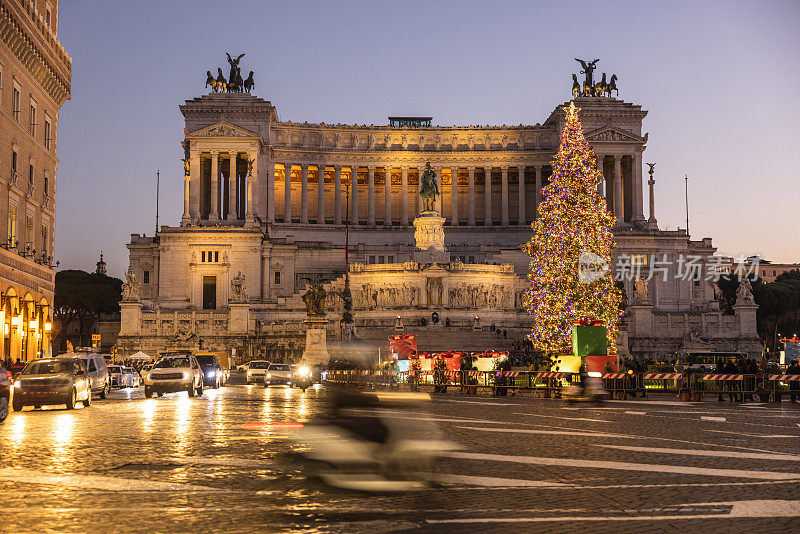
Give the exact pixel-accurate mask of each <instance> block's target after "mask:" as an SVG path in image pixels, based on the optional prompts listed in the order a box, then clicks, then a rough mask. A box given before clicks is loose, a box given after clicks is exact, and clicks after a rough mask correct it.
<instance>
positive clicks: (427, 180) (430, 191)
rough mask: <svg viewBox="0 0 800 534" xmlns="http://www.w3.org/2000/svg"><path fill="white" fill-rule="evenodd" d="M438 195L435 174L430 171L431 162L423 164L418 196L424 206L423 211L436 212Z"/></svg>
mask: <svg viewBox="0 0 800 534" xmlns="http://www.w3.org/2000/svg"><path fill="white" fill-rule="evenodd" d="M438 195H439V184H437V183H436V173H435V172H434V170H433V169H431V162H430V161H429V162H427V163H426V164H425V172H423V173H422V176H420V177H419V196H420V198H421V199H422V201H423V203H424V205H425V211H436V197H437V196H438Z"/></svg>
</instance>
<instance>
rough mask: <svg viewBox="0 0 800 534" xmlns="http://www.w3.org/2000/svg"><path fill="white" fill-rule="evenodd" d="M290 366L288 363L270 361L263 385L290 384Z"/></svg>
mask: <svg viewBox="0 0 800 534" xmlns="http://www.w3.org/2000/svg"><path fill="white" fill-rule="evenodd" d="M292 374H293V373H292V366H291V365H289V364H288V363H271V364H269V368H268V369H267V374H266V376H264V387H266V386H276V385H285V386H289V387H291V386H292Z"/></svg>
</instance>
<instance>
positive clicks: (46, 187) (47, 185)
mask: <svg viewBox="0 0 800 534" xmlns="http://www.w3.org/2000/svg"><path fill="white" fill-rule="evenodd" d="M44 195H45V196H49V195H50V179H49V178H48V177H47V173H44Z"/></svg>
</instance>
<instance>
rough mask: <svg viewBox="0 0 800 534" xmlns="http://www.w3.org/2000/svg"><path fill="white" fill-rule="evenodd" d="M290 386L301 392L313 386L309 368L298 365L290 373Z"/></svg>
mask: <svg viewBox="0 0 800 534" xmlns="http://www.w3.org/2000/svg"><path fill="white" fill-rule="evenodd" d="M292 384H293V385H295V386H297V387H299V388H300V389H302V390H303V391H305V390H306V389H307V388H309V387H311V386H313V385H314V376H313V373H312V372H311V368H310V367H309V366H307V365H300V366H298V367H297V368H296V369H294V371H293V372H292Z"/></svg>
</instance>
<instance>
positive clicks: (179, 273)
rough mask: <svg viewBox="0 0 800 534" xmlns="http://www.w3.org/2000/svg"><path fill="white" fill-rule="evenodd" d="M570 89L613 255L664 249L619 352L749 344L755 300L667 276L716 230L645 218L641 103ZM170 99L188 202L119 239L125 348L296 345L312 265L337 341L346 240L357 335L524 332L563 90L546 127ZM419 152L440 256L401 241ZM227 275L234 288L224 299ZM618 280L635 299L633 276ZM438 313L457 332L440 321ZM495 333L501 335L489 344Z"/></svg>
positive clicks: (471, 339) (410, 232) (281, 350)
mask: <svg viewBox="0 0 800 534" xmlns="http://www.w3.org/2000/svg"><path fill="white" fill-rule="evenodd" d="M575 103H576V105H577V106H578V107H579V108H581V112H580V113H581V121H582V123H583V126H584V129H585V135H586V138H587V140H588V141H589V143H590V144H591V146H592V148H593V149H594V151H595V153H596V154H597V156H598V162H599V163H598V165H599V167H600V168H601V170H602V172H603V175H604V177H605V179H604V181H603V183H601V184H599V185H598V189H599V191H600V192H601V194H603V195H604V196H605V198H606V201H607V204H608V208H609V210H611V211H612V212H614V213H615V214H616V215H617V218H618V224H617V227H616V228H615V237H616V241H617V248H616V251H615V252H616V254H617V256H618V257H625V258H633V259H634V260H635V261H634V262H635V263H636V262H638V263H637V265H638V267H637V268H638V269H639V271H640V272H641V277H648V274H649V272H650V262H649V261H648V258H651V257H652V258H656V257H658V258H659V259H660V260H662V261H666V260H670V266H669V267H668V270H667V271H668V272H666V273H665V276H664V277H663V279H662V278H661V277H652V279H651V280H649V282H648V283H647V284H646V288H645V289H643V288H642V285H641V283H640V284H639V285H638V291H637V292H636V294H637V300H636V302H635V305H636V306H638V307H639V308H637V309H638V310H639V311H638V314H635V313H633V308H632V307H633V306H634V301H633V300H631V301H630V302H629V307H631V310H629V311H630V313H629V314H628V316H627V319H626V324H625V325H623V329H622V335H621V338H620V341H619V349H620V352H621V353H623V354H627V353H628V352H629V351H630V352H632V353H633V354H634V355H636V356H639V357H645V356H648V355H652V356H660V355H664V354H672V353H674V352H675V351H679V350H684V349H686V350H688V349H689V348H697V347H698V346H702V347H707V348H708V349H709V350H712V349H716V350H743V351H750V352H757V351H759V350H760V349H758V338H757V335H756V333H755V315H754V313H755V312H754V309H753V310H752V317H751V316H750V308H748V310H747V313H744V312H743V313H742V314H739V315H736V316H725V315H722V314H721V312H720V311H719V306H718V305H715V304H716V302H715V290H714V286H713V284H712V283H709V282H706V281H704V280H702V281H685V280H680V279H678V277H677V276H676V275H678V274H680V273H678V272H677V270H678V269H679V268H680V265H679V263H680V262H679V260H678V258H679V257H682V256H693V257H694V256H696V257H698V258H699V262H700V263H701V264H702V265H705V264H706V262H707V261H709V258H711V256H712V255H713V253H714V252H715V249H714V247H713V246H712V244H711V240H710V239H702V240H699V241H695V240H692V239H691V238H690V237H689V236H688V235H687V233H686V231H685V230H677V231H666V230H660V229H659V228H658V223H657V220H656V217H655V195H654V183H655V182H654V180H653V179H652V177H651V179H650V180H649V181H648V185H649V190H648V196H649V199H650V202H649V213H648V216H645V213H644V187H643V185H644V183H643V178H642V166H643V161H642V154H643V152H644V150H645V147H646V143H647V134H644V135H643V134H642V121H643V119H644V118H645V116H646V115H647V112H646V111H644V110H642V108H641V106H639V105H635V104H632V103H628V102H624V101H622V100H619V99H617V98H613V97H610V96H604V97H579V98H576V99H575ZM180 110H181V113H182V114H183V116H184V119H185V125H186V126H185V137H184V140H183V147H184V150H185V153H186V159H185V163H186V165H185V173H184V174H185V176H184V204H183V215H182V218H181V223H180V226H173V227H167V226H162V227H161V229H160V230H159V232H158V234H157V235H156V236H154V237H146V236H141V235H132V236H131V242H130V243H129V244H128V249H129V251H130V269H129V280H128V287H129V290H128V292H127V293H126V297H125V299H124V302H123V304H122V306H123V311H122V330H121V333H120V347H121V348H122V349H123V350H124V351H126V352H127V351H135V350H140V349H141V350H144V351H145V352H147V351H148V350H151V351H153V350H158V349H159V348H161V347H169V346H193V347H202V348H205V349H217V350H226V349H231V348H235V349H236V351H237V354H239V355H242V354H244V355H247V356H254V355H256V354H259V355H261V356H266V357H270V358H281V357H288V358H291V357H294V356H296V355H298V354H299V353H300V352H302V344H303V339H304V337H303V336H304V326H303V319H304V317H305V307H304V305H303V300H302V298H301V293H302V292H303V291H304V290H305V289H306V285H307V284H306V280H307V279H310V278H315V277H316V278H322V279H324V280H326V281H327V283H326V284H325V288H326V290H327V291H328V295H329V297H328V300H327V308H328V317H329V319H330V321H331V322H330V325H329V333H328V337H329V339H337V338H339V337H340V336H341V332H342V328H341V325H340V324H339V320H340V317H341V306H342V299H341V292H342V289H343V283H344V271H345V269H346V265H345V240H346V239H347V240H348V243H349V258H348V260H349V270H350V282H351V290H352V293H353V296H354V310H355V321H356V323H355V324H356V331H357V333H358V334H357V335H358V338H359V339H360V340H361V341H362V342H364V343H367V344H372V345H374V346H376V347H378V346H385V342H386V336H387V335H389V334H392V333H396V331H397V329H399V328H402V329H403V330H405V331H408V332H414V333H416V334H417V337H418V338H419V339H420V350H444V349H454V350H459V349H465V350H484V349H486V348H497V347H498V346H502V345H503V344H504V343H505V344H507V345H511V344H512V343H513V340H517V341H519V340H521V339H522V338H523V336H524V335H525V334H526V333H528V332H529V329H530V324H531V323H530V317H529V316H528V315H527V314H526V312H525V311H524V310H523V309H522V298H521V293H522V291H523V290H524V289H525V287H526V284H527V282H526V280H525V276H526V274H527V271H528V258H527V256H526V255H525V254H524V253H523V252H522V251H521V250H520V248H519V247H520V245H521V244H522V243H524V242H526V241H527V240H528V239H529V237H530V233H531V223H532V222H533V221H534V219H535V217H536V211H537V206H538V204H539V201H540V198H541V195H542V193H541V192H542V188H543V187H544V186H545V185H547V184H548V183H549V179H550V176H551V174H552V169H551V160H552V159H553V156H554V153H555V151H556V149H557V147H558V144H559V133H560V131H561V126H562V123H563V120H564V116H565V111H564V109H563V104H561V105H559V106H557V107H556V108H555V109H554V110H553V111H552V112H551V113H550V115H549V116H548V117H547V118H546V119H545V120H544V121H543V122H542V123H541V124H535V125H518V126H505V125H503V126H448V127H444V126H432V125H431V118H430V117H391V118H390V120H389V124H388V125H385V126H375V125H369V126H366V125H342V124H335V125H334V124H310V123H305V122H304V123H296V122H291V121H281V120H280V118H279V116H278V112H277V109H276V108H275V107H274V106H273V105H272V103H271V102H269V101H267V100H264V99H261V98H258V97H255V96H251V95H249V94H245V93H209V94H207V95H204V96H201V97H199V98H195V99H192V100H188V101H186V102H185V103H184V104H183V105H182V106H180ZM428 162H429V163H430V165H431V166H432V168H433V169H434V170H435V172H436V177H437V184H438V186H439V190H440V191H441V195H440V197H439V198H438V199H437V200H436V209H437V211H438V212H439V213H440V214H441V217H443V218H444V220H445V222H444V235H445V245H446V256H445V257H444V259H440V260H438V261H431V262H425V261H419V258H418V257H417V256H415V252H416V251H417V249H416V247H415V241H414V226H413V221H414V219H415V218H416V217H417V215H418V214H419V213H420V211H421V210H422V202H421V199H420V195H419V188H420V184H419V180H420V175H421V173H422V170H423V169H424V168H425V165H426V164H427V163H428ZM346 230H347V231H346ZM346 234H347V238H346ZM664 255H666V256H664ZM661 270H663V269H661ZM236 277H238V278H237V280H238V282H236V283H239V284H240V285H241V286H242V287H243V290H244V295H245V296H244V297H243V298H242V297H241V293H240V292H238V291H237V296H236V297H235V298H234V297H233V296H232V290H233V289H232V283H234V278H236ZM621 284H622V285H623V286H624V287H625V289H626V293H627V294H628V295H633V294H634V280H633V279H630V280H622V281H621ZM434 318H436V319H438V320H437V321H434V320H433V319H434ZM635 318H638V320H637V322H634V319H635ZM751 319H752V321H751ZM751 323H752V324H751ZM445 328H448V329H450V332H451V333H454V332H460V334H458V335H454V336H449V335H448V336H446V335H442V334H443V329H445ZM497 330H502V331H503V332H504V333H506V334H507V337H503V338H502V340H498V339H497V336H496V332H497ZM454 340H457V341H456V342H457V344H458V346H454V345H453V343H454ZM506 340H508V341H506Z"/></svg>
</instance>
